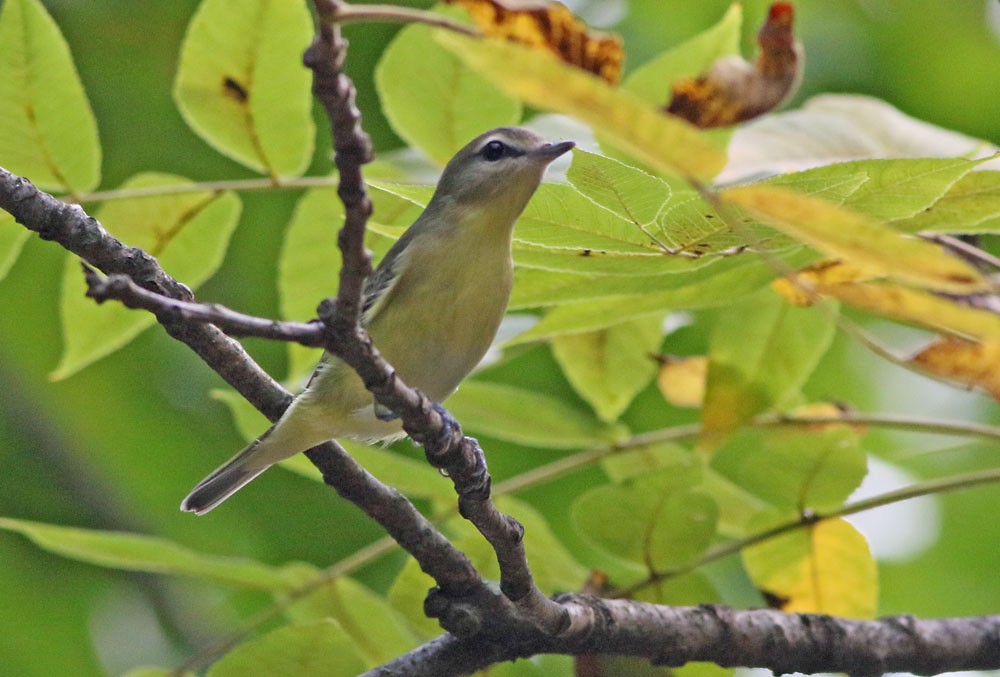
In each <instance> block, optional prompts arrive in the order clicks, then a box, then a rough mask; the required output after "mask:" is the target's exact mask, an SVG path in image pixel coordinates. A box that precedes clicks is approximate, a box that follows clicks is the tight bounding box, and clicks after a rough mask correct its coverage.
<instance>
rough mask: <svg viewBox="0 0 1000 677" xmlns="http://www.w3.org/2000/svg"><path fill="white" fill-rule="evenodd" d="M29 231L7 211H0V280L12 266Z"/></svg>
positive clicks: (29, 233)
mask: <svg viewBox="0 0 1000 677" xmlns="http://www.w3.org/2000/svg"><path fill="white" fill-rule="evenodd" d="M29 237H31V231H30V230H28V229H27V228H24V227H22V226H21V225H20V224H19V223H16V222H15V221H14V217H13V216H11V215H10V214H8V213H7V212H4V211H0V280H3V279H4V278H5V277H7V273H9V272H10V269H11V268H13V267H14V264H15V263H16V262H17V257H18V256H20V254H21V249H23V248H24V243H25V242H27V241H28V238H29Z"/></svg>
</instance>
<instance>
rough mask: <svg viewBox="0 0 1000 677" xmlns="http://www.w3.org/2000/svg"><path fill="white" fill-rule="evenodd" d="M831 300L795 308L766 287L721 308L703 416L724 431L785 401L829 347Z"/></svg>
mask: <svg viewBox="0 0 1000 677" xmlns="http://www.w3.org/2000/svg"><path fill="white" fill-rule="evenodd" d="M835 317H836V306H833V305H828V306H820V307H815V308H799V307H796V306H792V305H791V304H789V303H786V302H785V300H784V299H783V298H781V297H780V296H779V295H778V294H776V293H775V292H773V291H771V290H770V289H767V290H763V291H761V292H760V293H759V294H757V295H755V296H753V297H751V298H746V299H743V300H742V301H741V302H740V304H739V307H735V308H733V309H731V311H730V312H726V313H723V314H722V315H721V317H720V319H719V321H718V322H717V323H716V325H715V328H714V329H713V331H712V336H711V339H710V345H709V354H708V358H709V362H708V378H707V382H706V390H705V404H704V407H703V410H702V421H703V423H704V427H705V430H706V432H707V433H710V434H723V433H727V432H730V431H732V430H734V429H736V428H738V427H739V426H740V425H742V424H743V423H745V422H747V421H748V420H750V419H751V418H753V417H754V416H756V415H757V414H759V413H761V412H764V411H768V410H770V409H774V408H780V407H782V406H784V405H786V404H788V403H789V401H790V399H791V398H792V397H793V396H795V395H796V394H797V393H798V390H799V388H801V387H802V385H803V384H804V383H805V382H806V379H807V378H808V377H809V375H810V374H811V373H812V372H813V370H814V369H815V368H816V365H817V364H819V360H820V358H821V357H822V356H823V354H824V353H825V352H826V351H827V349H828V348H829V347H830V343H831V342H832V341H833V335H834V332H835V330H836V321H835Z"/></svg>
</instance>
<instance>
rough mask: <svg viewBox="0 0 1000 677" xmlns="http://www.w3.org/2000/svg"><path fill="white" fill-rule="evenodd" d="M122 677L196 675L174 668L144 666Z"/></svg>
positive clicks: (190, 676)
mask: <svg viewBox="0 0 1000 677" xmlns="http://www.w3.org/2000/svg"><path fill="white" fill-rule="evenodd" d="M122 677H196V676H195V673H193V672H191V671H189V670H185V671H184V672H177V670H175V669H173V668H157V667H153V666H149V665H143V666H141V667H138V668H132V669H131V670H129V671H128V672H126V673H125V674H124V675H122Z"/></svg>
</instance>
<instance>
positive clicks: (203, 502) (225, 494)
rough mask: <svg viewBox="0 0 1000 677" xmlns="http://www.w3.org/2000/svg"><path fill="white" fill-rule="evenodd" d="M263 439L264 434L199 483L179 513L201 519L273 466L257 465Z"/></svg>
mask: <svg viewBox="0 0 1000 677" xmlns="http://www.w3.org/2000/svg"><path fill="white" fill-rule="evenodd" d="M268 432H270V431H268ZM266 437H267V433H265V434H264V435H262V436H260V437H258V438H257V439H256V440H254V441H253V442H251V443H250V444H249V445H248V446H247V447H246V448H245V449H243V451H241V452H240V453H238V454H236V455H235V456H233V457H232V458H231V459H229V460H228V461H226V463H225V464H223V465H222V466H221V467H220V468H218V469H217V470H216V471H215V472H213V473H212V474H211V475H209V476H208V477H206V478H205V479H203V480H202V481H201V482H199V483H198V486H196V487H195V488H194V489H192V490H191V493H190V494H188V495H187V497H186V498H185V499H184V500H183V501H182V502H181V510H183V511H185V512H193V513H195V514H197V515H204V514H205V513H207V512H208V511H209V510H211V509H212V508H214V507H215V506H217V505H219V504H220V503H222V502H223V501H224V500H226V499H227V498H229V497H230V496H232V495H233V494H235V493H236V492H237V491H239V490H240V489H242V488H243V487H244V486H246V484H247V483H248V482H250V481H251V480H253V479H254V478H255V477H257V475H259V474H261V473H262V472H264V471H265V470H267V469H268V468H270V467H271V465H272V464H270V463H265V464H261V463H260V462H259V457H260V453H259V451H260V449H258V447H259V446H260V444H261V442H263V441H264V439H265V438H266ZM253 460H257V462H256V463H254V462H252V461H253Z"/></svg>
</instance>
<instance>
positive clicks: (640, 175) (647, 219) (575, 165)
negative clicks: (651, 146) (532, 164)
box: [566, 148, 671, 227]
mask: <svg viewBox="0 0 1000 677" xmlns="http://www.w3.org/2000/svg"><path fill="white" fill-rule="evenodd" d="M566 178H567V179H568V180H569V182H570V183H571V184H573V187H574V188H576V189H577V190H578V191H580V192H581V193H583V194H584V195H586V196H587V197H589V198H590V199H591V200H593V201H594V202H596V203H597V204H599V205H600V206H602V207H604V208H605V209H607V210H608V211H610V212H612V213H614V214H617V215H618V216H620V217H622V218H623V219H625V220H626V221H630V222H631V223H634V224H635V225H636V226H639V227H643V226H648V225H649V224H651V223H653V221H654V220H655V219H656V217H657V215H658V214H659V213H660V210H661V209H663V206H664V205H665V204H666V203H667V201H668V200H669V199H670V193H671V189H670V186H669V185H668V184H667V183H666V182H665V181H664V180H663V179H661V178H658V177H656V176H651V175H649V174H647V173H646V172H644V171H642V170H641V169H636V168H635V167H630V166H628V165H626V164H623V163H621V162H618V161H617V160H612V159H611V158H607V157H604V156H601V155H597V154H594V153H588V152H586V151H584V150H580V149H579V148H577V149H574V150H573V162H572V164H571V165H570V167H569V171H567V172H566Z"/></svg>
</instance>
